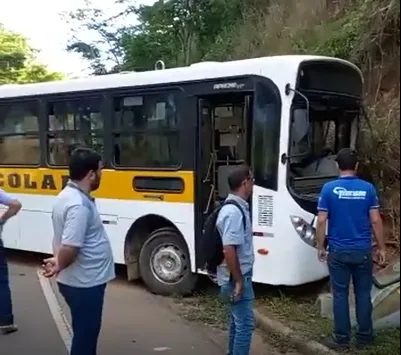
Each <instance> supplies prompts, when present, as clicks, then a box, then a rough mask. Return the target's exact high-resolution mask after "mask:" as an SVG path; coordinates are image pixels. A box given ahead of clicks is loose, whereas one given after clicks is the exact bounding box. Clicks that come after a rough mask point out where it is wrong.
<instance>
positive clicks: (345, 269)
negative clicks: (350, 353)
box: [328, 250, 373, 345]
mask: <svg viewBox="0 0 401 355" xmlns="http://www.w3.org/2000/svg"><path fill="white" fill-rule="evenodd" d="M328 265H329V270H330V278H331V285H332V290H333V300H334V304H333V310H334V338H335V341H336V342H337V343H339V344H349V342H350V338H351V321H350V314H349V285H350V281H351V279H352V282H353V285H354V293H355V302H356V318H357V322H358V326H359V329H358V333H357V342H358V343H359V344H362V345H363V344H369V343H371V342H372V341H373V324H372V323H373V322H372V299H371V291H372V282H373V259H372V253H371V251H336V250H331V251H330V253H329V257H328Z"/></svg>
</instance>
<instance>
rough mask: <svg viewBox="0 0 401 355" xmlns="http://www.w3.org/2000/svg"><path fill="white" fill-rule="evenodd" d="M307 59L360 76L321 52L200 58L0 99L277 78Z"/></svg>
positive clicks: (0, 90) (2, 93) (13, 88)
mask: <svg viewBox="0 0 401 355" xmlns="http://www.w3.org/2000/svg"><path fill="white" fill-rule="evenodd" d="M307 61H332V62H333V61H334V62H340V63H342V64H345V65H348V66H351V67H353V68H354V69H355V70H356V71H357V72H358V73H359V74H360V76H361V77H362V73H361V71H360V70H359V68H358V67H357V66H355V65H354V64H352V63H350V62H347V61H345V60H342V59H338V58H330V57H321V56H306V55H287V56H272V57H262V58H254V59H244V60H238V61H231V62H201V63H196V64H192V65H191V66H188V67H181V68H172V69H165V70H153V71H146V72H128V73H119V74H108V75H101V76H92V77H89V78H80V79H73V80H62V81H53V82H46V83H35V84H24V85H14V84H11V85H0V99H2V98H12V97H28V96H40V95H46V94H59V93H68V92H84V91H90V90H104V89H112V88H119V87H131V86H133V87H140V86H148V85H157V84H159V85H160V84H169V83H179V82H190V81H199V80H206V79H215V78H229V77H233V76H242V75H260V74H261V71H262V69H263V75H265V76H267V77H269V78H270V79H271V80H273V81H277V80H279V79H280V73H283V72H286V71H287V72H295V73H296V72H297V71H298V68H299V66H300V64H301V63H303V62H307ZM266 73H267V75H266Z"/></svg>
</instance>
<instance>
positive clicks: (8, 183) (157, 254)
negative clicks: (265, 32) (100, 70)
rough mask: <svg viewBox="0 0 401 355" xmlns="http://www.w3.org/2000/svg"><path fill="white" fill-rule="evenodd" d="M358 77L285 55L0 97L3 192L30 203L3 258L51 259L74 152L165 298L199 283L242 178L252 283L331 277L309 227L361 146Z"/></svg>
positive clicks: (138, 268)
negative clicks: (205, 255)
mask: <svg viewBox="0 0 401 355" xmlns="http://www.w3.org/2000/svg"><path fill="white" fill-rule="evenodd" d="M362 86H363V81H362V75H361V72H360V70H359V69H358V68H357V67H356V66H354V65H353V64H351V63H349V62H346V61H343V60H339V59H335V58H326V57H315V56H278V57H266V58H258V59H249V60H241V61H234V62H225V63H220V62H204V63H199V64H194V65H191V66H189V67H184V68H176V69H165V70H155V71H149V72H140V73H135V72H133V73H121V74H112V75H105V76H99V77H92V78H87V79H78V80H71V81H61V82H51V83H41V84H29V85H21V86H19V85H15V86H14V85H12V86H0V186H1V188H3V189H4V190H6V191H8V192H9V193H11V194H13V195H14V196H15V197H17V198H18V199H19V200H20V201H21V202H22V205H23V208H22V211H21V212H20V214H19V215H18V216H17V217H16V218H14V219H12V220H11V221H10V222H9V223H7V225H6V226H5V227H4V231H3V239H4V243H5V245H6V246H7V247H8V248H13V249H20V250H28V251H33V252H40V253H51V251H52V248H51V245H52V243H51V241H52V236H53V231H52V224H51V211H52V205H53V203H54V196H56V195H57V194H58V192H59V191H60V190H61V189H62V187H63V186H64V184H65V183H66V181H67V180H68V169H67V165H68V154H67V152H68V148H69V147H70V146H71V145H72V144H74V143H80V144H84V145H86V146H90V147H93V148H94V149H95V150H97V151H99V152H101V153H102V156H103V158H104V164H105V169H104V173H103V179H102V182H101V186H100V188H99V190H98V191H96V192H95V194H94V196H95V197H96V203H97V206H98V209H99V212H100V214H101V217H102V220H103V223H104V226H105V228H106V230H107V233H108V235H109V238H110V241H111V245H112V248H113V254H114V258H115V262H116V263H118V264H124V265H126V267H127V273H128V278H129V279H130V280H135V279H138V278H142V279H143V280H144V281H145V283H146V284H147V286H148V287H149V288H150V290H151V291H153V292H155V293H158V294H173V293H174V294H186V293H189V292H191V290H192V289H193V288H194V286H195V281H196V275H197V274H199V273H202V272H203V271H202V270H201V265H199V260H200V254H199V253H200V252H201V250H200V247H199V246H200V242H201V238H202V225H203V223H204V221H205V219H206V218H207V216H208V214H209V213H210V212H211V211H212V210H213V209H214V208H215V207H216V206H217V205H218V204H219V203H221V201H223V200H224V198H225V197H226V196H227V194H228V192H229V191H228V186H227V176H228V174H229V173H230V170H231V169H232V168H233V166H236V165H238V164H242V163H247V164H249V165H250V166H251V167H252V169H253V171H254V175H255V188H254V193H253V196H252V199H251V212H252V222H253V236H254V245H255V255H256V261H255V268H254V281H255V282H257V283H264V284H270V285H300V284H304V283H308V282H312V281H315V280H319V279H321V278H324V277H326V276H327V274H328V270H327V266H326V265H325V264H323V263H320V262H319V261H318V260H317V257H316V249H315V240H314V233H315V230H314V225H313V224H314V221H315V214H316V205H317V200H318V194H319V192H320V190H321V187H322V185H323V184H324V183H325V182H327V181H329V180H331V179H333V178H335V176H336V174H337V170H336V166H335V162H334V156H335V154H336V153H337V152H338V151H339V149H341V148H343V147H353V146H355V144H356V142H357V138H358V127H359V122H360V119H361V114H360V113H361V105H362V102H361V100H362Z"/></svg>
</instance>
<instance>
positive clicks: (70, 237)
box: [56, 205, 89, 271]
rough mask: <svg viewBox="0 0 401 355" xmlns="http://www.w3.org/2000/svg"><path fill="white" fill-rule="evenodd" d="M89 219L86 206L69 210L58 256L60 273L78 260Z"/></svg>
mask: <svg viewBox="0 0 401 355" xmlns="http://www.w3.org/2000/svg"><path fill="white" fill-rule="evenodd" d="M88 218H89V210H88V209H87V208H86V207H85V206H82V205H75V206H72V207H70V208H68V210H67V212H66V215H65V222H64V229H63V235H62V239H61V246H60V248H59V249H58V251H57V256H56V258H57V265H58V269H59V271H61V270H63V269H65V268H67V267H68V266H70V265H71V264H72V263H73V262H74V261H75V260H76V258H77V256H78V253H79V250H80V248H81V247H82V245H83V243H84V240H85V234H86V228H87V225H88Z"/></svg>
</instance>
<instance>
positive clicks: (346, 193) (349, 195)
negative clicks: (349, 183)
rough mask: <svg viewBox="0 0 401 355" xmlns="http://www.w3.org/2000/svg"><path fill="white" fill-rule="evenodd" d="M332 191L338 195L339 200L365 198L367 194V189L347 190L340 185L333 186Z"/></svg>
mask: <svg viewBox="0 0 401 355" xmlns="http://www.w3.org/2000/svg"><path fill="white" fill-rule="evenodd" d="M333 193H334V194H335V195H337V196H338V199H339V200H365V199H366V196H367V194H368V193H367V191H363V190H347V189H346V188H344V187H340V186H337V187H335V188H334V189H333Z"/></svg>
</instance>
